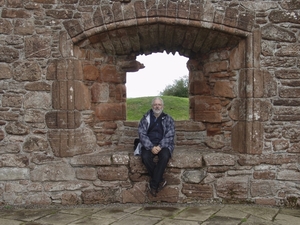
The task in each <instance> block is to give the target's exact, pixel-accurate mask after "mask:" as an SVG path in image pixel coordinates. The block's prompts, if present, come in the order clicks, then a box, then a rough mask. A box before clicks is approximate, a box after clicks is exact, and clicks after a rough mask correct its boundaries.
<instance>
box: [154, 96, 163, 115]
mask: <svg viewBox="0 0 300 225" xmlns="http://www.w3.org/2000/svg"><path fill="white" fill-rule="evenodd" d="M163 109H164V106H163V104H162V102H161V101H160V100H159V99H156V100H155V101H154V102H153V104H152V110H153V112H154V113H155V114H161V112H162V111H163Z"/></svg>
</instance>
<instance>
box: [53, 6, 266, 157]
mask: <svg viewBox="0 0 300 225" xmlns="http://www.w3.org/2000/svg"><path fill="white" fill-rule="evenodd" d="M218 13H219V12H218V11H217V10H216V9H215V8H214V7H210V4H209V3H206V4H199V3H191V2H183V3H180V2H176V3H172V2H169V3H168V5H167V6H166V5H165V4H163V3H161V2H159V3H155V2H148V1H147V4H145V2H143V1H135V2H129V3H126V4H123V3H120V2H112V3H109V4H106V3H103V4H101V5H100V6H98V8H97V10H96V11H95V13H94V14H93V15H89V14H88V13H85V14H83V15H84V16H83V17H82V18H81V19H80V20H79V19H78V20H77V19H73V20H66V21H64V26H65V28H66V30H67V31H68V34H69V35H70V36H71V37H72V41H73V44H74V45H75V51H76V53H75V54H76V56H77V58H78V63H79V64H80V65H81V66H82V70H83V76H82V78H81V79H79V84H78V85H77V89H78V88H79V89H78V90H75V91H74V93H77V92H80V93H86V94H84V95H81V98H85V100H83V101H84V102H88V98H90V97H89V94H88V93H89V90H90V93H91V99H92V100H91V105H86V107H85V108H84V107H83V108H82V107H79V108H77V110H84V109H92V111H93V113H92V114H93V116H92V120H93V122H92V123H93V126H94V125H95V124H97V123H99V122H101V121H119V120H121V121H124V120H125V119H126V105H125V102H126V87H125V83H126V72H129V71H130V72H132V71H137V70H139V69H140V67H141V64H140V63H139V62H137V61H136V60H135V56H136V55H138V54H149V53H152V52H161V51H163V50H165V51H166V52H167V53H175V52H178V53H179V54H181V55H183V56H186V57H188V58H189V59H190V60H189V63H188V69H189V73H190V74H189V76H190V81H191V82H190V85H189V87H190V93H191V94H190V116H191V119H192V121H194V122H202V123H205V127H206V128H205V130H206V133H207V137H206V139H209V140H210V142H211V144H208V145H210V146H209V147H210V148H213V149H223V150H225V151H228V150H229V151H232V150H233V151H235V152H241V153H251V154H260V153H261V151H262V146H261V142H262V135H263V130H262V127H261V122H260V121H261V120H262V116H261V114H262V112H261V110H260V108H259V109H258V108H255V107H253V105H254V102H256V101H257V100H256V99H255V98H258V97H259V96H257V94H256V93H258V92H260V91H261V89H260V88H262V87H261V86H260V85H261V84H260V82H259V83H256V82H257V79H255V76H256V74H261V73H263V72H261V71H260V70H259V60H258V52H259V50H257V49H255V48H254V42H256V41H258V40H260V39H259V35H260V33H259V31H255V30H253V27H252V26H253V16H252V15H253V13H252V12H251V11H249V10H245V11H241V10H238V9H235V8H234V7H228V8H226V9H225V15H222V16H223V17H220V18H218V16H216V15H218ZM216 18H217V20H216ZM218 19H219V20H218ZM76 46H77V47H78V48H77V50H76ZM67 70H68V68H67ZM63 82H65V81H63ZM67 83H68V82H67ZM54 84H55V83H54ZM61 84H62V83H61ZM84 84H85V85H84ZM58 86H59V87H57V88H58V89H59V90H61V91H64V90H63V88H64V87H65V86H64V85H58ZM249 87H250V89H251V90H250V89H249ZM70 88H71V87H69V89H70ZM54 93H55V92H54ZM253 93H254V94H253ZM84 96H85V97H84ZM53 99H57V98H56V97H55V96H53ZM61 101H62V102H63V101H65V100H64V99H62V100H61ZM260 103H261V102H259V100H258V103H257V104H256V103H255V105H259V104H260ZM54 109H55V104H54ZM57 109H58V108H57ZM73 109H74V108H72V106H71V108H70V107H68V108H67V109H62V108H60V109H59V111H61V110H65V111H67V112H68V113H67V114H66V115H69V113H71V114H72V115H73V111H72V110H73ZM266 110H267V109H266ZM224 112H225V113H224ZM52 113H53V112H52ZM55 113H56V114H57V115H61V114H65V112H64V113H62V112H55ZM48 115H49V113H48ZM74 115H75V116H74V117H73V116H71V117H70V116H67V117H68V118H72V119H71V120H68V122H66V123H67V124H69V123H70V121H73V120H74V122H71V124H76V118H77V117H76V115H77V114H76V113H75V114H74ZM254 115H255V116H254ZM50 117H51V116H50ZM67 117H66V118H67ZM51 118H55V119H56V120H57V121H59V117H51ZM73 118H75V119H73ZM226 120H228V121H226ZM57 121H54V122H52V124H57ZM49 124H50V123H49ZM108 124H109V122H108ZM228 124H230V125H228ZM190 125H191V124H190ZM101 126H102V125H101ZM104 126H112V127H114V128H111V129H112V130H115V129H117V125H104ZM77 128H78V127H77ZM102 128H103V127H102ZM58 129H61V127H58ZM96 130H97V129H96ZM68 132H69V131H68ZM110 132H114V131H110ZM55 133H56V132H55ZM94 133H95V129H94ZM97 135H98V136H99V134H97V131H96V136H97ZM101 136H102V141H101V144H100V141H98V145H99V144H100V145H101V146H109V145H111V144H113V142H112V141H111V139H112V135H108V136H109V137H105V134H103V133H101ZM114 143H116V142H114ZM71 154H72V153H71Z"/></svg>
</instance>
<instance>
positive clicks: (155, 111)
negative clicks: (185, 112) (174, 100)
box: [153, 109, 163, 114]
mask: <svg viewBox="0 0 300 225" xmlns="http://www.w3.org/2000/svg"><path fill="white" fill-rule="evenodd" d="M162 111H163V109H153V112H154V113H155V114H161V113H162Z"/></svg>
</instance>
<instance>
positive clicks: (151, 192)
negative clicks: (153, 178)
mask: <svg viewBox="0 0 300 225" xmlns="http://www.w3.org/2000/svg"><path fill="white" fill-rule="evenodd" d="M148 191H149V192H150V194H151V195H152V196H153V197H156V193H157V191H156V190H155V189H154V188H152V187H150V183H148Z"/></svg>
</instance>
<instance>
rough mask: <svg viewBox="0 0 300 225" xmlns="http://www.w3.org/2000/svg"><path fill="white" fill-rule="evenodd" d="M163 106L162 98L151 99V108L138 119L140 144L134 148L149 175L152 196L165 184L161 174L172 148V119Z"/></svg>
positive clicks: (173, 134)
mask: <svg viewBox="0 0 300 225" xmlns="http://www.w3.org/2000/svg"><path fill="white" fill-rule="evenodd" d="M163 108H164V102H163V100H162V99H161V98H160V97H155V98H154V99H153V100H152V109H150V110H149V111H148V112H147V113H146V114H145V115H144V116H143V117H142V119H141V120H140V123H139V127H138V132H139V139H140V144H139V146H138V148H137V149H136V150H135V155H141V158H142V162H143V164H144V165H145V166H146V168H147V171H148V173H149V175H150V181H149V184H148V188H149V192H150V194H151V195H153V196H154V197H155V196H156V194H157V193H158V191H160V190H161V189H162V188H163V187H165V185H166V184H167V181H166V180H165V179H164V178H163V174H164V171H165V169H166V167H167V164H168V162H169V159H170V158H171V155H172V153H173V150H174V136H175V125H174V120H173V118H172V117H171V116H169V115H168V114H166V113H164V112H163ZM139 147H140V148H139ZM155 156H158V161H157V162H156V163H155V162H154V161H153V158H154V157H155Z"/></svg>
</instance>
